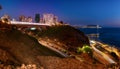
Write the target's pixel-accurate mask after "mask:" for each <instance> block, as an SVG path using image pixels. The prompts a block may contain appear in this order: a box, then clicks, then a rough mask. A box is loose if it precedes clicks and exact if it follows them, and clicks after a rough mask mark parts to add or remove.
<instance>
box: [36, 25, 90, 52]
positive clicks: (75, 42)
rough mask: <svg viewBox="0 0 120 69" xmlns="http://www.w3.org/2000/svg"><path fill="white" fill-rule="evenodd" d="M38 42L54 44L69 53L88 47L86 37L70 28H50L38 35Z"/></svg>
mask: <svg viewBox="0 0 120 69" xmlns="http://www.w3.org/2000/svg"><path fill="white" fill-rule="evenodd" d="M37 38H38V39H39V41H46V42H48V43H52V44H54V45H55V44H56V45H57V46H59V47H63V48H65V49H66V50H69V51H74V52H75V51H76V49H77V47H83V45H90V44H89V40H88V37H87V36H86V35H85V34H84V33H83V32H81V31H79V30H77V29H75V28H73V27H71V26H52V27H49V28H48V29H47V30H43V31H42V32H40V33H39V34H38V37H37Z"/></svg>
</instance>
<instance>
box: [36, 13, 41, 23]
mask: <svg viewBox="0 0 120 69" xmlns="http://www.w3.org/2000/svg"><path fill="white" fill-rule="evenodd" d="M39 21H40V14H35V22H36V23H39Z"/></svg>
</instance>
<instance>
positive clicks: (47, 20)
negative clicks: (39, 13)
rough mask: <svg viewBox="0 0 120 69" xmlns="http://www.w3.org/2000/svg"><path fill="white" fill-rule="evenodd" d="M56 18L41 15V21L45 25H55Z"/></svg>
mask: <svg viewBox="0 0 120 69" xmlns="http://www.w3.org/2000/svg"><path fill="white" fill-rule="evenodd" d="M57 20H58V18H57V16H54V15H53V14H43V21H44V22H45V23H47V24H51V25H55V24H56V22H57Z"/></svg>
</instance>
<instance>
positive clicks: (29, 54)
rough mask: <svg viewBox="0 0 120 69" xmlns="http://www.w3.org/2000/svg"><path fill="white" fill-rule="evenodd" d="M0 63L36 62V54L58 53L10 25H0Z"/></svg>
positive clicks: (49, 54)
mask: <svg viewBox="0 0 120 69" xmlns="http://www.w3.org/2000/svg"><path fill="white" fill-rule="evenodd" d="M0 26H1V27H0V64H1V63H3V64H6V63H8V64H15V65H20V64H23V63H24V64H38V65H39V62H38V61H37V58H36V57H37V56H38V55H39V56H57V57H62V56H60V55H59V54H58V53H56V52H54V51H52V50H50V49H48V48H46V47H44V46H42V45H40V44H39V43H38V41H37V40H36V39H35V38H33V37H30V36H28V35H26V34H23V33H21V32H20V31H18V30H15V29H12V27H11V26H10V25H7V24H4V27H3V24H2V25H0ZM2 52H3V53H2Z"/></svg>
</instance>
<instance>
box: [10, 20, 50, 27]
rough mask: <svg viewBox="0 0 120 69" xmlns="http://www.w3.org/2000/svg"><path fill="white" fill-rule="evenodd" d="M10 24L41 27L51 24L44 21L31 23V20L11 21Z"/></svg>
mask: <svg viewBox="0 0 120 69" xmlns="http://www.w3.org/2000/svg"><path fill="white" fill-rule="evenodd" d="M10 24H12V25H16V26H22V27H27V26H29V27H41V26H42V27H43V26H51V25H50V24H45V23H32V22H20V21H11V22H10Z"/></svg>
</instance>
